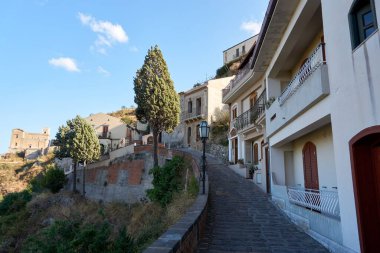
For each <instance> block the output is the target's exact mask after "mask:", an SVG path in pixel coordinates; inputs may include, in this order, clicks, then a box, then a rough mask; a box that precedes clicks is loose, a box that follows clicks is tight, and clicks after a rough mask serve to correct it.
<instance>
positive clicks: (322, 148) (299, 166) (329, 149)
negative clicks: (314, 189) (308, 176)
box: [285, 125, 337, 190]
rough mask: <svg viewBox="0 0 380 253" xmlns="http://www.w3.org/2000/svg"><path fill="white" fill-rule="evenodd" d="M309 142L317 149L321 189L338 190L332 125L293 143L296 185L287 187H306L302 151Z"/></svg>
mask: <svg viewBox="0 0 380 253" xmlns="http://www.w3.org/2000/svg"><path fill="white" fill-rule="evenodd" d="M308 141H310V142H312V143H313V144H314V145H315V146H316V149H317V163H318V178H319V188H320V189H326V190H336V189H335V188H333V187H337V181H336V170H335V160H334V146H333V139H332V129H331V125H327V126H324V127H321V128H319V129H318V130H316V131H314V132H312V133H309V134H307V135H304V136H302V137H300V138H298V139H296V140H294V141H293V143H292V146H293V159H294V164H293V166H294V172H295V173H294V185H288V184H287V185H288V186H302V187H305V184H304V171H303V156H302V149H303V147H304V145H305V144H306V142H308ZM287 169H288V168H286V172H285V173H287Z"/></svg>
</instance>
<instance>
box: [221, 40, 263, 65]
mask: <svg viewBox="0 0 380 253" xmlns="http://www.w3.org/2000/svg"><path fill="white" fill-rule="evenodd" d="M257 38H258V34H256V35H254V36H252V37H250V38H248V39H246V40H243V41H242V42H239V43H238V44H236V45H233V46H232V47H229V48H227V49H226V50H224V51H223V64H224V65H225V64H228V63H230V62H232V61H234V60H236V59H239V58H242V57H244V56H245V55H246V54H247V53H248V51H249V49H250V48H251V47H252V45H253V44H254V43H255V41H256V40H257Z"/></svg>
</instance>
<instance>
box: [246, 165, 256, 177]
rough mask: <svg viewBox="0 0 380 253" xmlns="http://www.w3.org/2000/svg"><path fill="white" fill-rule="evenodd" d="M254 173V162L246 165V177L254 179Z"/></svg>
mask: <svg viewBox="0 0 380 253" xmlns="http://www.w3.org/2000/svg"><path fill="white" fill-rule="evenodd" d="M253 173H254V167H253V164H251V163H248V164H247V165H246V166H245V178H247V179H252V178H253Z"/></svg>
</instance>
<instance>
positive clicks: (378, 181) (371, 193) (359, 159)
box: [350, 126, 380, 252]
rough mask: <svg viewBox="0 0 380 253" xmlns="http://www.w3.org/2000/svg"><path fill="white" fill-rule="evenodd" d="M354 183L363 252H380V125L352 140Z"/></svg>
mask: <svg viewBox="0 0 380 253" xmlns="http://www.w3.org/2000/svg"><path fill="white" fill-rule="evenodd" d="M350 155H351V168H352V180H353V184H354V194H355V203H356V215H357V220H358V229H359V237H360V247H361V251H362V252H377V250H379V249H380V240H379V238H380V126H374V127H370V128H367V129H364V130H363V131H361V132H360V133H359V134H357V135H356V136H355V137H354V138H352V139H351V141H350Z"/></svg>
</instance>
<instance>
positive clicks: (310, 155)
mask: <svg viewBox="0 0 380 253" xmlns="http://www.w3.org/2000/svg"><path fill="white" fill-rule="evenodd" d="M302 156H303V172H304V180H305V188H306V189H313V190H319V179H318V163H317V148H316V146H315V145H314V143H312V142H310V141H309V142H306V144H305V145H304V146H303V149H302Z"/></svg>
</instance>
